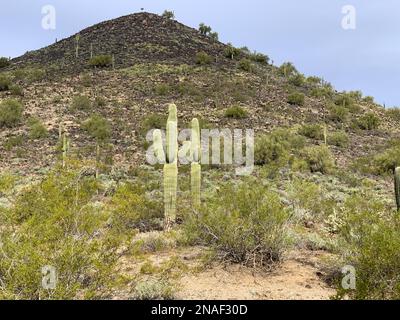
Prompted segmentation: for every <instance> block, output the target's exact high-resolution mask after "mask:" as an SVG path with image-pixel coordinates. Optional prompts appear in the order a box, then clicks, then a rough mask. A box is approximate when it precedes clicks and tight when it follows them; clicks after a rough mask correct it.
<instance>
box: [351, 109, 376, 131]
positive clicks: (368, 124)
mask: <svg viewBox="0 0 400 320" xmlns="http://www.w3.org/2000/svg"><path fill="white" fill-rule="evenodd" d="M379 124H380V119H379V118H378V117H377V116H376V115H375V114H374V113H372V112H369V113H367V114H365V115H364V116H362V117H361V118H359V119H357V120H356V121H355V125H356V126H357V127H358V128H360V129H362V130H376V129H378V127H379Z"/></svg>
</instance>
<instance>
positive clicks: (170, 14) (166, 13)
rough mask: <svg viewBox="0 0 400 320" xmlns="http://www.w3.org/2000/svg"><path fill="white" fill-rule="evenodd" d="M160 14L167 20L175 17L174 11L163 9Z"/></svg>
mask: <svg viewBox="0 0 400 320" xmlns="http://www.w3.org/2000/svg"><path fill="white" fill-rule="evenodd" d="M161 16H162V17H163V18H165V19H168V20H174V19H175V13H174V12H173V11H169V10H165V11H164V12H163V14H162V15H161Z"/></svg>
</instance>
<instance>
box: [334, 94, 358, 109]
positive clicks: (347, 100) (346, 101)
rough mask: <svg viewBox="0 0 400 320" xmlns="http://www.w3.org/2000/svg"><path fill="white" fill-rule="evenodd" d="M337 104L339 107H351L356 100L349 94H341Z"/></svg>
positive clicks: (336, 100) (337, 98)
mask: <svg viewBox="0 0 400 320" xmlns="http://www.w3.org/2000/svg"><path fill="white" fill-rule="evenodd" d="M335 104H336V105H337V106H343V107H351V106H352V105H353V104H354V100H353V98H352V97H351V96H350V95H348V94H341V95H339V96H337V97H336V99H335Z"/></svg>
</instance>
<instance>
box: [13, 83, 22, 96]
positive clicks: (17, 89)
mask: <svg viewBox="0 0 400 320" xmlns="http://www.w3.org/2000/svg"><path fill="white" fill-rule="evenodd" d="M10 92H11V94H12V95H13V96H23V95H24V90H23V89H22V87H21V86H19V85H17V84H12V85H11V86H10Z"/></svg>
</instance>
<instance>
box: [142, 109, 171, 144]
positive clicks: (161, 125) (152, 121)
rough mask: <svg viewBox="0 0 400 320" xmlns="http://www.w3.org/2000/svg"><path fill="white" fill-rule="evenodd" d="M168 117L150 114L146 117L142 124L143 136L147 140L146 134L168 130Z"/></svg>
mask: <svg viewBox="0 0 400 320" xmlns="http://www.w3.org/2000/svg"><path fill="white" fill-rule="evenodd" d="M166 123H167V117H166V116H165V115H162V114H156V113H153V114H149V115H147V116H145V117H144V119H143V120H142V123H141V130H140V131H141V135H142V136H143V137H144V138H145V137H146V134H147V133H148V132H149V131H150V130H153V129H164V130H165V128H166Z"/></svg>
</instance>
